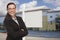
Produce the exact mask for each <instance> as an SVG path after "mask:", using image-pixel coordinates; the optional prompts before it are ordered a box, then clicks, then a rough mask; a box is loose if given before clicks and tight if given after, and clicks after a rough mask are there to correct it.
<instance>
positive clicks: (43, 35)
mask: <svg viewBox="0 0 60 40" xmlns="http://www.w3.org/2000/svg"><path fill="white" fill-rule="evenodd" d="M6 36H7V33H5V32H0V40H6ZM23 40H60V32H41V31H31V30H29V34H28V35H27V36H25V37H23Z"/></svg>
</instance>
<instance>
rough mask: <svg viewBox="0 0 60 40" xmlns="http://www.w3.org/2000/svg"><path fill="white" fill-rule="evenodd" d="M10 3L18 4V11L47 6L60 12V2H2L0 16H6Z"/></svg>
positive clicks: (59, 0) (12, 0)
mask: <svg viewBox="0 0 60 40" xmlns="http://www.w3.org/2000/svg"><path fill="white" fill-rule="evenodd" d="M9 2H14V3H15V4H16V6H17V11H19V10H20V9H23V8H24V7H25V8H32V7H37V6H46V7H48V8H50V9H53V10H60V0H0V15H5V14H6V5H7V4H8V3H9ZM0 19H1V18H0Z"/></svg>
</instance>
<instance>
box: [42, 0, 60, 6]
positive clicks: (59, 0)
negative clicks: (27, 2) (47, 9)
mask: <svg viewBox="0 0 60 40" xmlns="http://www.w3.org/2000/svg"><path fill="white" fill-rule="evenodd" d="M43 1H44V2H45V3H50V4H53V5H55V6H57V7H58V6H60V0H43Z"/></svg>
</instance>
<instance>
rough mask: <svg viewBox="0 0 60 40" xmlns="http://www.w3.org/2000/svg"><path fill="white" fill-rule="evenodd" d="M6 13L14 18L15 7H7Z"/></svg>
mask: <svg viewBox="0 0 60 40" xmlns="http://www.w3.org/2000/svg"><path fill="white" fill-rule="evenodd" d="M7 12H8V13H9V15H11V16H14V15H15V13H16V7H15V5H13V4H11V5H9V6H8V8H7Z"/></svg>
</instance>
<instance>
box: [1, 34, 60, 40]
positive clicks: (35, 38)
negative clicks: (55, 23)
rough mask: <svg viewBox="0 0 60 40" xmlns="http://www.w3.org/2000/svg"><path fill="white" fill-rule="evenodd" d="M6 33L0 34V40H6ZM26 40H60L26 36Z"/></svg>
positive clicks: (58, 39) (59, 39)
mask: <svg viewBox="0 0 60 40" xmlns="http://www.w3.org/2000/svg"><path fill="white" fill-rule="evenodd" d="M6 36H7V35H6V33H0V40H6ZM24 40H60V38H45V37H32V36H26V37H25V39H24Z"/></svg>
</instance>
